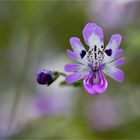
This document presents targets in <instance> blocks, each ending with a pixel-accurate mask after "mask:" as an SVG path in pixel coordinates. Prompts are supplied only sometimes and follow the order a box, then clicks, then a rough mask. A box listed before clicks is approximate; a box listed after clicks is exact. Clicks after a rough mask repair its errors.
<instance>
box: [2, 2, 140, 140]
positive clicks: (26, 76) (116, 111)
mask: <svg viewBox="0 0 140 140" xmlns="http://www.w3.org/2000/svg"><path fill="white" fill-rule="evenodd" d="M139 7H140V2H139V1H135V0H125V1H123V0H113V1H111V0H104V1H100V2H99V1H96V0H89V1H73V0H70V1H67V0H65V1H64V0H62V1H61V0H59V1H56V0H54V1H51V0H48V1H30V0H28V1H0V65H1V67H0V77H1V80H0V139H2V140H3V139H4V138H7V139H14V140H15V139H18V140H19V139H25V140H26V139H27V140H29V139H38V140H39V139H41V138H42V139H68V138H71V139H88V138H90V139H139V138H140V134H139V129H140V111H139V108H140V103H139V100H140V94H139V92H140V74H139V73H140V39H139V38H140V18H139V12H140V10H139V9H140V8H139ZM112 8H113V9H114V10H112ZM112 12H114V13H112ZM116 12H117V14H116ZM129 12H131V14H130V13H129ZM106 16H108V17H107V18H102V17H106ZM127 16H130V17H129V20H128V19H127ZM103 19H104V20H103ZM110 19H112V20H113V21H116V22H111V24H110V22H109V21H110ZM125 19H126V20H125ZM88 22H95V23H97V24H98V25H100V26H102V27H103V29H104V35H105V43H107V42H108V40H109V38H110V36H111V34H113V33H120V34H121V35H122V38H123V40H122V44H121V48H122V49H123V50H124V57H125V58H126V63H125V65H124V66H123V67H122V69H123V70H124V71H125V80H124V82H123V83H122V84H118V83H116V82H115V81H113V80H112V79H109V78H108V77H107V80H108V83H109V86H108V89H107V91H106V93H104V94H102V95H99V96H92V95H89V94H87V93H85V91H84V90H83V87H80V88H79V87H78V88H76V87H72V86H59V83H60V82H61V81H63V80H64V78H63V77H62V78H60V79H59V80H57V81H56V82H55V83H54V84H53V85H51V86H50V87H46V86H40V85H38V84H37V83H36V72H37V71H38V69H52V70H59V71H63V67H64V64H65V63H68V62H70V60H69V59H68V57H67V56H66V50H67V49H71V48H70V44H69V38H70V37H72V36H77V37H79V38H80V39H81V40H82V43H83V44H84V41H83V37H82V29H83V27H84V26H85V24H87V23H88ZM84 45H85V44H84ZM85 46H86V45H85ZM86 47H87V46H86Z"/></svg>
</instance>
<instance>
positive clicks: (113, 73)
mask: <svg viewBox="0 0 140 140" xmlns="http://www.w3.org/2000/svg"><path fill="white" fill-rule="evenodd" d="M103 72H104V73H105V74H107V75H108V76H110V77H111V78H112V79H114V80H115V81H117V82H119V83H121V82H122V81H123V80H124V72H123V70H120V69H118V68H116V67H107V66H106V67H105V69H103Z"/></svg>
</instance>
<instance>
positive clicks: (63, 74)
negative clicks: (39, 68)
mask: <svg viewBox="0 0 140 140" xmlns="http://www.w3.org/2000/svg"><path fill="white" fill-rule="evenodd" d="M58 74H59V75H61V76H64V77H65V76H67V75H66V74H65V73H63V72H58Z"/></svg>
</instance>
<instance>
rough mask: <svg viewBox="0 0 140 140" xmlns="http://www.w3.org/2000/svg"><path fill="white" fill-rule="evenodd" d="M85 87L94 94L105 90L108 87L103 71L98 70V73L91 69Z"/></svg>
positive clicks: (85, 80)
mask: <svg viewBox="0 0 140 140" xmlns="http://www.w3.org/2000/svg"><path fill="white" fill-rule="evenodd" d="M94 74H95V75H96V76H95V75H94ZM84 88H85V90H86V91H87V92H88V93H90V94H94V95H96V94H98V93H99V94H101V93H103V92H105V91H106V89H107V81H106V79H105V76H104V75H103V73H102V71H98V72H96V73H93V72H92V71H91V72H90V74H89V75H88V76H87V77H86V78H85V79H84Z"/></svg>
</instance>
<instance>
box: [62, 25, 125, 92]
mask: <svg viewBox="0 0 140 140" xmlns="http://www.w3.org/2000/svg"><path fill="white" fill-rule="evenodd" d="M83 37H84V40H85V42H86V44H87V45H88V46H89V50H88V51H86V49H85V48H84V46H83V45H82V43H81V42H80V39H79V38H77V37H72V38H71V39H70V44H71V47H72V49H73V50H74V52H73V51H70V50H68V51H67V54H68V56H70V57H71V58H72V59H74V60H76V61H78V62H79V63H80V64H66V65H65V71H66V72H73V74H70V75H68V76H66V79H65V80H66V82H67V83H68V84H72V83H74V82H76V81H78V80H81V79H83V78H85V77H86V78H85V79H84V88H85V90H86V91H87V92H88V93H90V94H93V95H94V94H97V93H99V94H101V93H103V92H105V91H106V89H107V81H106V78H105V76H104V74H103V72H104V73H105V74H107V75H108V76H110V77H111V78H112V79H114V80H116V81H117V82H122V81H123V79H124V73H123V71H122V70H120V69H118V68H117V67H118V66H120V65H122V64H123V63H124V62H125V59H124V58H120V59H117V58H119V57H120V56H121V55H122V54H123V50H122V49H119V46H120V43H121V35H119V34H114V35H112V36H111V39H110V41H109V43H108V45H107V46H106V47H105V46H104V36H103V30H102V28H101V27H99V26H97V25H96V24H95V23H88V24H87V25H86V26H85V27H84V29H83ZM116 59H117V60H116Z"/></svg>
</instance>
